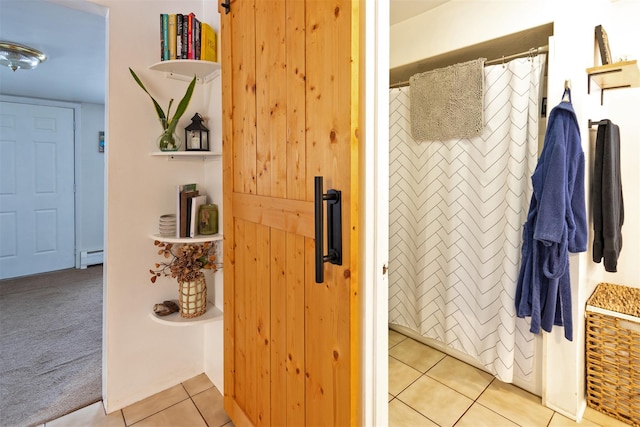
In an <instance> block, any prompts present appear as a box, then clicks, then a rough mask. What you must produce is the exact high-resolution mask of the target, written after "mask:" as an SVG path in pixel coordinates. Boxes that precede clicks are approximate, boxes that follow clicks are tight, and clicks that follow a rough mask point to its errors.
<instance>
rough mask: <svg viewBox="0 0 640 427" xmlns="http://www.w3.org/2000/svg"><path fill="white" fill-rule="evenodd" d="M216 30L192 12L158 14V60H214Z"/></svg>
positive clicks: (215, 53)
mask: <svg viewBox="0 0 640 427" xmlns="http://www.w3.org/2000/svg"><path fill="white" fill-rule="evenodd" d="M216 55H217V47H216V32H215V31H214V30H213V28H212V27H211V26H210V25H209V24H207V23H206V22H202V21H200V20H199V19H198V18H197V17H196V15H195V14H194V13H189V14H182V13H161V14H160V60H161V61H171V60H174V59H200V60H203V61H212V62H215V61H216V58H217V57H216Z"/></svg>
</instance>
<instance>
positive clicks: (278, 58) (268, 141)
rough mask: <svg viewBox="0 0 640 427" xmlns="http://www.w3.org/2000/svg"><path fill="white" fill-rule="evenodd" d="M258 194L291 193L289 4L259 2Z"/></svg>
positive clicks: (278, 0)
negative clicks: (288, 120)
mask: <svg viewBox="0 0 640 427" xmlns="http://www.w3.org/2000/svg"><path fill="white" fill-rule="evenodd" d="M256 14H257V15H258V16H259V17H260V18H261V19H257V20H256V43H257V46H256V52H259V55H258V56H257V58H256V80H257V83H258V84H257V93H256V101H257V127H258V133H257V137H258V140H257V148H258V150H257V158H256V161H257V190H258V191H257V194H261V195H266V196H275V197H286V195H287V193H286V190H287V179H286V172H287V147H286V144H287V133H286V124H287V117H286V113H287V108H286V100H287V79H286V76H287V66H286V62H285V61H286V50H285V25H286V21H285V17H286V15H285V2H283V1H281V0H260V1H258V2H256Z"/></svg>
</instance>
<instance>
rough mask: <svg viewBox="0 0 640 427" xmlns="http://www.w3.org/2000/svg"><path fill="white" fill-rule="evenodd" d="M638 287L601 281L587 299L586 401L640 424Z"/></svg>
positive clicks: (639, 302) (628, 421) (591, 405)
mask: <svg viewBox="0 0 640 427" xmlns="http://www.w3.org/2000/svg"><path fill="white" fill-rule="evenodd" d="M639 311H640V289H635V288H629V287H626V286H621V285H614V284H610V283H600V284H599V285H598V286H597V288H596V290H595V292H594V293H593V295H592V296H591V297H590V298H589V300H588V301H587V310H586V313H587V331H586V335H587V336H586V358H587V404H588V405H589V406H590V407H591V408H593V409H595V410H597V411H600V412H602V413H604V414H607V415H609V416H611V417H613V418H617V419H618V420H620V421H623V422H625V423H627V424H631V425H633V426H636V427H639V426H640V316H638V314H639Z"/></svg>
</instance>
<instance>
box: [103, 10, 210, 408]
mask: <svg viewBox="0 0 640 427" xmlns="http://www.w3.org/2000/svg"><path fill="white" fill-rule="evenodd" d="M95 3H98V4H100V5H103V6H106V7H107V8H108V9H109V10H108V19H107V40H108V47H107V64H108V65H107V81H108V83H107V85H108V91H107V104H106V108H107V126H106V129H105V130H106V133H107V136H108V144H107V153H106V188H107V200H106V227H105V242H106V253H105V298H104V301H105V314H104V316H105V320H104V325H105V328H104V334H105V339H104V355H103V367H104V379H103V396H104V400H105V405H106V408H107V411H108V412H112V411H114V410H117V409H120V408H122V407H124V406H126V405H129V404H131V403H134V402H136V401H138V400H140V399H143V398H145V397H147V396H149V395H151V394H154V393H156V392H158V391H160V390H163V389H165V388H168V387H171V386H173V385H175V384H177V383H180V382H181V381H184V380H186V379H188V378H190V377H192V376H194V375H197V374H199V373H201V372H203V371H204V370H205V359H207V358H208V356H207V355H206V354H205V351H207V349H211V348H213V347H215V344H214V343H213V342H209V343H207V340H208V339H210V340H214V341H216V340H217V341H219V343H218V344H217V345H218V346H221V341H222V338H221V336H217V334H219V333H221V331H216V330H215V328H212V327H208V326H203V325H196V326H187V327H172V326H166V325H164V324H160V323H157V322H155V321H154V320H152V318H151V317H150V313H151V310H152V307H153V305H154V304H155V303H158V302H162V301H163V300H165V299H176V298H177V289H178V284H177V282H176V281H175V280H174V279H171V278H162V279H161V280H158V281H157V282H156V283H155V284H151V283H150V281H149V277H150V275H149V269H150V268H152V267H153V265H154V263H155V262H156V261H157V260H158V258H157V253H156V250H155V249H154V246H153V239H152V238H151V237H150V236H151V235H152V234H153V233H155V232H157V223H158V217H159V215H161V214H164V213H169V212H173V211H174V210H175V207H174V203H175V202H174V191H175V190H174V189H175V185H176V184H179V183H188V182H196V183H198V184H200V185H201V186H202V187H204V186H205V185H206V184H207V183H208V182H209V181H210V178H209V175H210V174H211V173H212V172H211V169H212V168H210V167H209V166H208V165H209V161H206V162H204V161H203V160H202V159H193V160H168V159H167V158H160V157H153V156H151V155H150V153H151V151H152V150H154V143H155V140H156V138H157V136H158V134H159V133H160V131H161V126H160V124H159V122H158V119H157V117H156V114H155V110H154V109H153V106H152V104H151V101H150V100H149V98H148V97H147V95H146V94H145V93H144V92H142V90H141V89H140V88H139V87H138V86H137V84H136V83H135V81H134V80H133V79H132V77H131V75H130V74H129V70H128V67H131V68H133V69H134V70H135V71H136V73H137V74H138V76H139V77H140V78H141V79H142V80H143V81H144V82H145V84H146V86H147V89H149V91H150V92H151V93H152V94H154V96H155V98H156V100H157V101H158V102H159V103H160V104H161V105H162V106H163V107H164V108H165V109H166V106H167V105H168V102H169V99H170V98H172V97H173V98H176V101H175V103H176V104H177V102H178V101H179V99H180V98H181V97H182V95H183V94H184V92H185V90H186V87H187V82H185V81H180V80H175V79H168V78H166V77H165V75H164V74H162V73H159V72H156V71H151V70H149V69H148V67H149V65H151V64H154V63H156V62H157V61H158V58H159V36H158V33H159V27H158V25H159V14H160V13H189V12H194V13H195V14H196V16H198V18H200V19H201V20H203V21H205V22H208V23H209V24H211V25H212V26H213V27H214V28H215V29H218V28H219V25H218V19H219V18H218V15H217V12H215V9H213V10H212V9H208V10H207V13H206V14H205V13H204V9H203V3H202V1H190V0H189V1H177V0H176V1H154V2H150V1H145V0H135V1H133V0H132V1H127V2H123V1H118V0H97V1H95ZM212 3H213V2H212ZM216 82H217V83H216ZM214 84H218V85H219V79H218V80H214V81H213V82H211V83H209V84H208V85H204V86H203V85H198V86H197V87H196V90H195V92H194V96H193V98H192V100H191V104H190V106H189V108H188V110H187V112H186V113H185V115H184V116H183V118H182V120H181V122H180V125H179V126H178V129H179V130H182V129H183V128H184V126H186V125H187V124H188V123H190V118H191V117H192V116H193V114H194V113H195V112H199V113H201V114H202V115H203V116H207V117H212V118H215V115H216V114H218V113H217V112H216V110H215V107H213V105H214V104H215V103H217V102H219V100H213V99H210V98H209V95H210V94H209V91H210V90H211V88H210V87H209V86H210V85H214ZM176 104H174V111H175V105H176ZM218 111H219V110H218ZM218 115H219V114H218ZM207 125H209V127H211V128H215V127H216V126H212V123H207ZM217 127H218V129H219V128H220V126H219V125H218V126H217ZM210 135H211V136H212V140H213V139H214V138H218V139H219V135H220V133H219V130H218V133H217V134H216V133H215V131H214V132H212V133H211V134H210ZM216 135H217V136H216ZM218 147H219V144H218ZM210 285H211V284H210ZM221 285H222V281H221V280H217V278H216V280H215V286H216V287H217V286H221ZM210 293H214V294H215V293H218V292H216V291H213V290H210ZM220 303H221V301H220ZM205 331H207V337H208V338H206V339H205ZM207 365H208V368H207V369H221V367H220V366H218V367H216V366H212V363H210V362H208V363H207Z"/></svg>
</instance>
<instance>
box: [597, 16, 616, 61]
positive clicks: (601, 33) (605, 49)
mask: <svg viewBox="0 0 640 427" xmlns="http://www.w3.org/2000/svg"><path fill="white" fill-rule="evenodd" d="M595 31H596V40H597V41H598V50H599V51H600V60H601V61H602V65H607V64H611V63H612V62H613V61H612V59H611V49H610V48H609V38H608V37H607V32H606V31H605V30H604V28H602V25H598V26H596V28H595Z"/></svg>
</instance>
